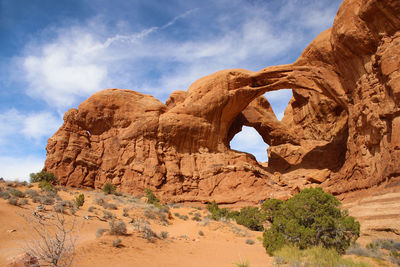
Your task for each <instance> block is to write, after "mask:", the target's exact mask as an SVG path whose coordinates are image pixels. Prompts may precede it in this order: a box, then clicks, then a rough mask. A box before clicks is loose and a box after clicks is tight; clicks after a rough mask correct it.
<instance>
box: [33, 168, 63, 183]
mask: <svg viewBox="0 0 400 267" xmlns="http://www.w3.org/2000/svg"><path fill="white" fill-rule="evenodd" d="M29 176H30V182H31V183H38V182H42V181H46V182H48V183H50V184H57V183H58V179H57V178H56V177H55V176H54V174H53V173H51V172H46V171H41V172H37V173H31V174H30V175H29Z"/></svg>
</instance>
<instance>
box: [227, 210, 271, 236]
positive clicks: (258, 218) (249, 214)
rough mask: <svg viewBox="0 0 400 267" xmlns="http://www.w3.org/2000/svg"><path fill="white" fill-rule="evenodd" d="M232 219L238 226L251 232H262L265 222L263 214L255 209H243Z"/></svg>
mask: <svg viewBox="0 0 400 267" xmlns="http://www.w3.org/2000/svg"><path fill="white" fill-rule="evenodd" d="M234 219H235V220H236V222H237V223H238V224H240V225H243V226H245V227H247V228H249V229H250V230H253V231H263V230H264V227H263V223H264V221H265V215H264V213H262V212H260V211H259V209H258V208H257V207H254V208H253V207H244V208H242V209H241V210H240V213H239V214H237V215H236V216H235V217H234Z"/></svg>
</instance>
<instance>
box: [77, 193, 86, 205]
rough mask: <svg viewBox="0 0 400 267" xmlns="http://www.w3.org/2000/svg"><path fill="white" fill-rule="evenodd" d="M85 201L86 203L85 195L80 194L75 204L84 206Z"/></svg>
mask: <svg viewBox="0 0 400 267" xmlns="http://www.w3.org/2000/svg"><path fill="white" fill-rule="evenodd" d="M83 203H85V195H84V194H80V195H79V196H77V197H76V198H75V206H77V207H78V208H79V207H82V206H83Z"/></svg>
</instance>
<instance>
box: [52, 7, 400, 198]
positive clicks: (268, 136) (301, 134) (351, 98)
mask: <svg viewBox="0 0 400 267" xmlns="http://www.w3.org/2000/svg"><path fill="white" fill-rule="evenodd" d="M399 14H400V2H399V1H398V0H344V2H343V3H342V5H341V7H340V9H339V11H338V14H337V16H336V18H335V21H334V24H333V27H332V28H331V29H329V30H327V31H325V32H323V33H321V34H320V35H319V36H318V37H317V38H316V39H315V40H314V41H313V42H312V43H311V44H310V45H309V46H308V47H307V48H306V49H305V51H304V52H303V53H302V55H301V56H300V58H299V59H298V60H297V61H296V62H294V63H293V64H290V65H283V66H273V67H268V68H265V69H263V70H261V71H259V72H251V71H247V70H240V69H235V70H224V71H219V72H217V73H214V74H212V75H209V76H206V77H204V78H201V79H199V80H198V81H196V82H194V83H193V84H192V85H191V86H190V87H189V89H188V90H187V91H176V92H174V93H172V94H171V96H170V98H169V99H168V100H167V102H166V104H163V103H161V102H160V101H158V100H156V99H155V98H153V97H152V96H149V95H143V94H140V93H137V92H134V91H130V90H119V89H107V90H103V91H100V92H98V93H95V94H94V95H92V96H91V97H90V98H89V99H87V100H86V101H84V102H83V103H81V104H80V105H79V108H78V109H71V110H69V111H68V112H67V113H66V114H65V116H64V124H63V125H62V127H61V128H60V129H59V130H58V131H57V132H56V133H55V134H54V135H53V137H51V138H50V139H49V141H48V146H47V159H46V163H45V170H47V171H51V172H53V173H54V174H55V175H56V176H57V177H58V178H59V179H60V181H61V183H62V184H65V185H68V186H78V187H95V188H100V187H102V185H103V184H104V183H105V182H111V183H113V184H115V185H117V187H118V188H120V190H122V191H125V192H129V193H142V192H143V189H144V188H146V187H149V188H152V189H153V190H154V191H156V192H157V194H158V195H159V196H160V197H161V198H162V199H163V200H164V201H209V200H212V199H214V200H216V201H217V202H220V203H236V202H242V203H249V202H253V203H254V202H257V201H259V200H261V199H266V198H269V197H280V198H285V197H288V196H289V195H290V194H292V193H293V192H296V191H298V190H299V189H301V188H303V187H307V186H311V185H313V184H319V185H320V186H322V187H324V188H326V189H327V190H329V191H330V192H333V193H335V194H340V193H344V192H347V191H354V190H357V189H362V188H368V187H371V186H374V185H377V184H379V183H382V182H383V181H385V180H388V179H391V178H392V177H395V176H399V175H400V163H399V162H400V108H399V103H400V15H399ZM260 45H262V44H260ZM286 88H291V89H292V90H293V97H292V99H291V101H290V103H289V105H288V107H287V109H286V111H285V116H284V118H283V119H282V121H278V120H277V119H276V117H275V115H274V113H273V111H272V109H271V107H270V105H269V103H268V100H267V99H266V98H265V97H264V96H262V95H263V94H264V93H265V92H268V91H273V90H279V89H286ZM243 126H251V127H254V128H255V129H256V130H257V131H258V132H259V134H260V135H261V136H262V138H263V140H264V141H265V142H266V143H268V144H269V145H270V147H269V149H268V156H269V162H268V166H266V164H261V163H258V162H257V161H256V160H255V158H254V157H253V156H252V155H250V154H247V153H243V152H238V151H233V150H231V149H230V147H229V142H230V140H231V139H232V138H233V137H234V136H235V134H236V133H238V132H240V131H241V129H242V127H243Z"/></svg>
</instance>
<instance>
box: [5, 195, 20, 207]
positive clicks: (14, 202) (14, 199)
mask: <svg viewBox="0 0 400 267" xmlns="http://www.w3.org/2000/svg"><path fill="white" fill-rule="evenodd" d="M7 202H8V204H11V205H14V206H19V203H18V198H17V197H11V198H9V199H8V200H7Z"/></svg>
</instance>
